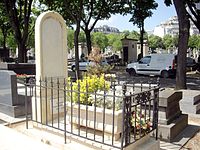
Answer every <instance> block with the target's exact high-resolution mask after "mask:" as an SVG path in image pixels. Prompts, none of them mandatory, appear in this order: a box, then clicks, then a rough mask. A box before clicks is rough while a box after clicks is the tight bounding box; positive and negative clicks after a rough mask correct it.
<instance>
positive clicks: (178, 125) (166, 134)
mask: <svg viewBox="0 0 200 150" xmlns="http://www.w3.org/2000/svg"><path fill="white" fill-rule="evenodd" d="M187 125H188V115H186V114H182V115H180V116H179V117H178V118H176V119H175V120H174V121H173V122H172V123H171V124H169V125H163V124H159V125H158V137H159V138H160V140H163V141H167V142H171V141H172V140H173V139H174V138H175V137H176V136H177V135H178V134H179V133H180V132H181V131H182V130H184V129H185V128H186V126H187Z"/></svg>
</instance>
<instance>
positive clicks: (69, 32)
mask: <svg viewBox="0 0 200 150" xmlns="http://www.w3.org/2000/svg"><path fill="white" fill-rule="evenodd" d="M67 46H68V50H69V51H70V50H72V49H73V48H74V30H72V29H69V28H68V29H67Z"/></svg>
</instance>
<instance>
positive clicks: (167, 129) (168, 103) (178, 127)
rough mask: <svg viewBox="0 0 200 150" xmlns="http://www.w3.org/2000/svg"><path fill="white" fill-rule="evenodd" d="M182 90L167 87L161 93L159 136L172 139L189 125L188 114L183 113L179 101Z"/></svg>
mask: <svg viewBox="0 0 200 150" xmlns="http://www.w3.org/2000/svg"><path fill="white" fill-rule="evenodd" d="M181 99H182V92H181V91H175V90H173V89H165V90H163V91H161V92H160V93H159V117H158V123H159V125H158V137H160V140H164V141H168V142H170V141H172V140H173V139H174V138H175V137H176V136H177V135H178V134H179V133H180V132H181V131H182V130H183V129H184V128H185V127H186V126H187V125H188V115H186V114H182V112H181V110H180V106H179V101H180V100H181Z"/></svg>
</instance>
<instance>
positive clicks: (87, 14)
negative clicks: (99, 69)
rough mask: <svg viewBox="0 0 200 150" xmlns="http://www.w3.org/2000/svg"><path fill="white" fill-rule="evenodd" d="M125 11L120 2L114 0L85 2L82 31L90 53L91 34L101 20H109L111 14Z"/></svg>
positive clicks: (90, 0) (86, 0) (87, 0)
mask: <svg viewBox="0 0 200 150" xmlns="http://www.w3.org/2000/svg"><path fill="white" fill-rule="evenodd" d="M121 9H123V4H122V3H121V2H120V1H115V0H114V1H113V0H85V3H84V10H83V14H84V15H83V17H82V18H81V21H82V23H83V25H82V26H81V28H82V30H83V31H84V32H85V35H86V41H87V49H88V53H90V52H91V32H92V30H93V29H94V27H95V25H96V23H97V22H98V21H99V20H103V19H108V18H110V17H111V14H116V13H119V12H120V10H121Z"/></svg>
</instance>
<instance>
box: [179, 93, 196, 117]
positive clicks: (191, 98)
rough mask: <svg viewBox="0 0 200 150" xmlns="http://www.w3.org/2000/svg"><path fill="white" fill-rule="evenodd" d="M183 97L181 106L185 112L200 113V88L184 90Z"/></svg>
mask: <svg viewBox="0 0 200 150" xmlns="http://www.w3.org/2000/svg"><path fill="white" fill-rule="evenodd" d="M182 92H183V98H182V100H181V101H180V108H181V110H182V111H183V112H184V113H187V114H188V113H189V114H199V113H200V91H198V90H182Z"/></svg>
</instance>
